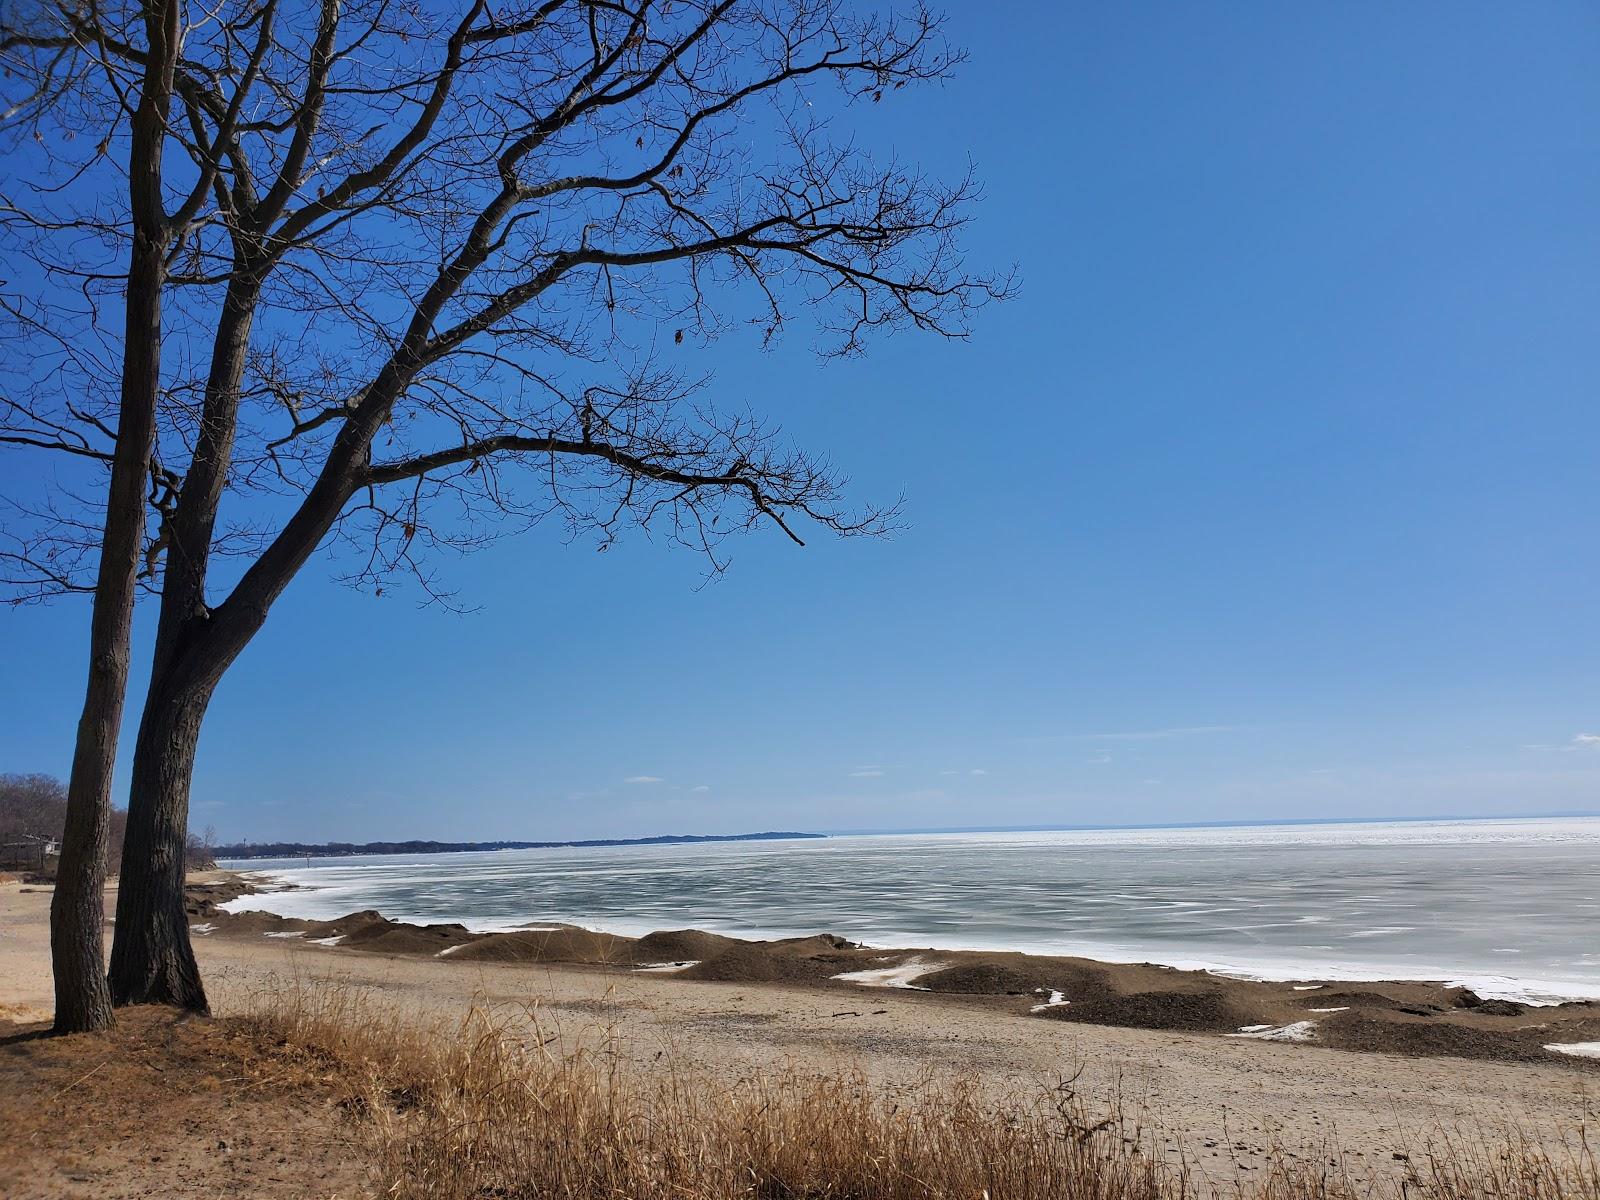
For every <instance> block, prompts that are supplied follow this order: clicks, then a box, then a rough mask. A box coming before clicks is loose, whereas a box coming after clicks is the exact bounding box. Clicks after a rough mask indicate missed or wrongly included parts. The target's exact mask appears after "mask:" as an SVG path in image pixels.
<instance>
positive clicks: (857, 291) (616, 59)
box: [19, 0, 1007, 1008]
mask: <svg viewBox="0 0 1600 1200" xmlns="http://www.w3.org/2000/svg"><path fill="white" fill-rule="evenodd" d="M208 15H211V14H208ZM106 44H107V46H108V52H109V53H115V54H120V55H122V56H124V57H125V58H127V59H128V61H133V62H137V61H140V55H141V54H142V53H143V52H142V51H140V50H139V49H137V48H136V47H133V46H122V47H118V46H113V45H111V44H110V42H109V40H108V41H107V43H106ZM183 47H184V48H183V56H182V59H181V61H180V62H179V64H178V69H177V74H176V79H175V92H176V95H177V97H178V99H179V101H180V102H181V106H182V110H183V120H182V121H181V122H180V121H175V122H174V131H175V135H176V136H180V137H181V140H182V141H183V142H184V144H185V147H186V149H187V151H188V153H189V155H190V157H191V158H192V159H193V160H194V161H195V162H196V163H200V164H205V166H206V168H207V169H211V170H214V172H215V176H216V181H215V186H214V189H213V192H214V216H213V217H212V219H210V220H209V221H208V222H204V223H202V224H201V225H200V226H199V228H198V230H197V233H196V236H195V237H193V238H192V239H190V240H189V241H188V243H187V245H186V257H185V259H184V261H183V262H182V263H181V264H180V265H177V266H175V267H174V269H173V276H172V291H171V295H172V297H173V299H172V303H173V304H175V305H181V306H183V308H184V310H185V311H192V312H193V313H194V314H195V315H194V318H193V320H194V324H195V326H196V327H199V328H205V329H207V330H208V331H211V333H212V336H211V337H210V345H209V347H207V348H205V349H204V350H203V351H196V353H195V361H196V362H197V363H198V362H202V361H203V363H204V369H203V371H202V370H200V369H198V368H197V369H196V371H195V372H194V376H193V378H192V379H182V378H179V379H175V380H174V381H173V382H172V383H171V384H169V387H168V392H169V395H170V396H171V397H172V400H171V413H172V426H173V433H172V435H171V437H170V438H168V439H166V440H165V441H164V444H163V446H162V448H161V451H160V461H161V462H162V463H164V464H166V466H167V469H169V470H172V471H173V472H174V473H175V475H174V477H175V483H174V484H173V486H172V487H171V488H170V489H168V490H165V491H163V492H162V493H161V494H160V495H159V496H158V497H157V502H158V507H159V508H160V510H161V516H160V521H159V525H158V529H157V533H156V536H155V537H154V538H153V539H152V540H151V542H150V544H149V545H148V546H147V548H146V559H147V562H148V563H149V564H152V572H153V571H154V569H155V568H154V564H157V563H159V564H160V588H161V600H160V616H159V621H158V628H157V634H156V646H155V655H154V663H153V669H152V677H151V681H150V689H149V693H148V696H147V699H146V703H145V708H144V713H143V718H142V720H141V724H140V729H139V736H138V741H137V744H136V747H135V751H134V766H133V774H134V781H133V791H132V796H131V799H130V816H129V829H128V837H127V842H126V846H125V850H124V855H123V871H122V887H121V891H120V893H119V899H118V908H117V932H116V939H115V943H114V947H113V952H112V966H111V980H112V988H113V993H114V995H115V998H116V999H117V1000H118V1001H119V1002H134V1001H161V1002H169V1003H176V1004H181V1005H185V1006H188V1007H191V1008H203V1007H204V1005H205V997H204V991H203V989H202V987H201V984H200V980H199V976H198V971H197V969H196V967H195V963H194V958H193V955H192V951H191V949H190V946H189V938H188V930H187V924H186V921H185V918H184V913H183V903H182V874H183V858H184V855H183V848H184V834H185V830H186V825H187V812H188V797H189V780H190V775H191V772H192V768H193V763H194V755H195V749H196V746H197V742H198V737H199V732H200V727H201V723H202V721H203V719H204V716H205V712H206V709H207V706H208V705H209V702H210V699H211V696H212V693H213V691H214V689H215V687H216V685H217V683H218V681H219V680H220V679H221V677H222V675H223V673H224V672H225V671H226V670H227V668H228V667H229V666H230V665H231V664H232V663H233V662H234V661H235V659H236V658H237V657H238V655H239V654H240V653H241V652H242V651H243V649H244V647H245V646H246V645H248V643H249V642H250V640H251V639H252V638H253V637H254V636H255V634H256V633H257V631H259V629H260V628H261V626H262V624H263V622H264V621H265V620H266V618H267V614H268V612H269V611H270V609H271V607H272V604H273V603H274V601H275V600H276V599H277V597H278V596H279V595H281V593H282V592H283V590H284V588H285V587H287V586H288V584H289V582H290V580H291V579H293V578H294V576H295V575H296V573H297V572H298V571H299V570H300V569H301V567H302V566H303V565H304V564H305V563H306V561H307V560H308V559H309V558H310V556H311V555H312V554H313V553H314V552H315V551H316V550H317V549H318V548H319V547H321V546H324V545H333V546H337V547H342V548H344V549H345V550H347V551H353V552H354V555H355V557H354V565H353V568H352V569H351V571H350V573H349V578H350V579H351V580H352V581H353V582H355V583H357V584H360V585H364V586H371V587H373V588H375V589H377V588H382V587H384V586H386V585H387V582H388V581H389V580H390V579H391V578H393V577H394V576H396V575H410V576H411V577H413V578H415V579H416V580H417V581H418V582H420V584H421V586H422V587H423V588H424V589H425V590H426V591H427V593H428V594H429V595H430V596H433V597H435V598H437V599H444V598H445V597H444V596H443V593H441V592H439V591H438V590H437V587H436V584H435V581H434V577H433V575H432V574H431V571H430V568H429V567H428V566H427V565H426V564H427V562H428V561H429V560H428V554H427V552H428V551H430V550H434V549H439V548H444V547H455V548H470V547H472V546H475V545H477V544H480V543H481V542H482V541H483V540H485V539H486V538H488V537H490V536H493V535H496V534H500V533H504V532H508V531H513V530H516V529H520V528H524V527H526V526H527V525H529V524H531V523H534V522H536V521H539V520H541V519H545V518H549V517H554V518H557V519H560V520H562V521H564V522H565V523H566V525H567V527H568V529H569V531H570V532H572V533H573V534H580V533H585V532H587V533H592V534H593V535H595V536H597V537H598V539H599V541H600V544H601V546H602V547H603V546H605V545H607V544H609V543H610V541H611V540H612V539H613V538H614V537H616V536H618V534H619V533H620V532H621V531H622V530H623V529H624V528H625V527H627V526H629V525H633V526H636V527H642V528H644V529H646V530H658V531H661V532H662V533H664V534H665V535H666V536H668V537H670V538H672V539H674V540H676V541H678V542H681V543H683V544H686V545H688V546H691V547H693V548H695V549H696V550H699V551H701V552H703V553H704V554H705V555H706V556H707V561H708V563H709V564H710V568H711V570H713V571H717V570H721V569H722V567H723V565H724V559H723V557H722V556H721V554H720V552H719V547H720V545H721V543H722V540H723V538H724V537H726V536H727V535H728V534H729V533H731V532H735V531H738V530H743V529H748V528H751V527H754V526H756V525H758V524H762V523H770V524H773V525H775V526H777V527H778V528H779V529H780V530H781V531H782V532H783V533H785V534H787V535H788V536H789V537H790V538H792V539H794V540H795V541H796V542H799V541H800V540H801V524H800V522H801V521H810V522H813V523H817V524H820V525H821V526H823V527H824V528H827V529H829V530H831V531H833V532H835V533H839V534H845V535H853V534H862V533H872V532H876V531H879V530H881V529H883V528H884V527H885V526H886V524H887V523H888V521H889V520H890V519H891V518H892V515H893V513H892V510H890V511H884V510H866V511H851V510H849V509H846V508H845V507H844V506H843V505H842V502H841V499H840V484H839V480H838V479H837V477H836V476H835V474H834V472H833V471H832V470H831V468H830V466H829V464H828V463H827V461H826V460H824V459H821V458H818V457H816V456H814V455H811V454H807V453H805V452H804V451H801V450H798V449H794V448H792V447H790V446H789V445H788V444H787V443H786V442H785V441H784V440H783V439H782V438H781V435H780V433H779V431H778V430H777V429H776V428H774V427H773V426H772V425H770V424H769V423H768V422H766V421H763V420H761V419H759V418H757V417H756V416H754V415H753V414H751V413H750V412H748V411H747V410H744V409H742V408H739V407H733V406H726V405H717V404H714V403H712V402H710V401H709V400H708V399H707V388H706V381H705V380H704V379H702V378H699V377H696V376H694V375H692V374H691V373H689V372H687V371H685V370H684V369H683V368H681V367H680V366H678V365H676V362H677V361H678V360H679V359H681V358H682V357H683V356H685V355H686V354H687V353H688V352H689V350H690V349H691V348H693V347H694V346H697V345H701V344H704V343H705V342H707V341H709V340H711V339H713V338H715V337H717V336H719V335H721V334H724V333H726V332H729V331H732V330H737V329H739V328H753V330H754V333H755V336H757V337H758V338H761V339H770V338H773V337H776V336H777V335H778V334H779V333H780V332H781V331H783V330H784V329H785V328H786V327H787V325H788V324H789V323H790V322H791V321H792V320H793V319H794V317H795V316H796V315H798V314H800V313H802V312H804V313H806V314H807V315H808V316H809V317H810V318H811V326H812V327H813V328H814V329H816V330H817V331H818V336H819V338H820V339H821V340H820V345H819V349H820V350H821V351H822V352H823V353H825V354H841V355H847V354H851V353H854V352H856V351H858V350H860V349H861V348H862V347H863V345H864V344H865V341H866V339H867V338H868V337H869V335H871V334H873V333H874V332H877V331H880V330H886V329H893V328H899V327H910V328H914V329H919V330H925V331H931V332H934V333H937V334H942V335H946V336H961V335H962V334H963V333H964V331H965V328H966V321H967V318H968V317H969V315H970V314H971V312H972V311H973V309H974V308H975V307H976V306H978V305H980V304H981V303H983V302H984V301H986V300H989V299H992V298H995V297H998V296H1000V295H1003V294H1004V292H1005V290H1006V287H1007V282H1006V281H1005V280H997V279H993V278H989V277H983V276H977V275H973V274H971V273H969V272H968V271H967V270H966V268H965V265H964V263H963V262H962V259H961V255H960V252H959V247H958V245H957V241H956V235H957V234H958V233H959V231H960V229H961V227H962V226H963V224H964V223H965V221H966V220H967V216H968V212H969V202H970V201H971V200H972V199H973V198H974V196H975V188H974V185H973V183H972V181H971V179H970V178H962V179H960V180H957V181H956V182H955V183H953V184H944V183H940V182H938V181H936V180H932V179H929V178H926V177H924V176H923V175H921V174H920V173H918V172H917V171H915V170H913V169H910V168H907V167H905V166H902V165H900V164H898V163H895V162H892V161H890V162H877V161H874V160H873V159H872V158H871V157H870V156H868V155H866V154H865V153H863V152H862V151H860V150H859V149H858V148H857V147H856V146H855V145H854V144H853V142H852V141H851V140H850V138H848V137H842V138H841V137H838V136H836V135H835V132H834V129H833V126H834V125H843V124H846V123H848V122H849V121H850V117H851V111H852V108H851V106H853V105H858V104H863V105H873V104H876V103H878V102H880V101H882V100H884V99H885V98H886V97H890V96H892V95H893V94H894V93H895V92H896V91H898V90H899V89H900V88H902V87H904V86H906V85H908V84H913V83H918V82H924V81H930V80H937V79H940V78H943V77H944V76H946V75H947V74H948V73H949V71H950V70H951V68H952V67H953V65H954V64H955V62H956V61H957V56H956V55H954V54H953V53H952V52H951V51H950V50H949V49H948V47H947V46H946V45H945V43H944V41H943V39H942V36H941V33H940V22H939V19H938V18H937V17H936V16H935V15H934V14H932V13H931V12H929V11H927V10H924V9H921V8H914V9H912V10H911V11H910V12H909V13H907V14H906V15H905V16H902V17H882V16H878V15H874V14H870V13H869V14H864V15H858V14H856V13H854V12H853V10H852V9H851V7H850V6H849V5H848V4H847V3H846V2H845V0H685V2H676V3H672V2H663V3H654V2H652V0H539V2H534V0H523V3H521V4H520V5H518V6H516V7H514V8H512V9H509V10H507V9H499V8H492V7H491V6H490V5H489V4H488V3H487V0H469V2H468V3H467V4H466V6H465V7H464V8H463V9H461V10H458V11H457V12H455V13H454V14H452V15H450V16H444V15H442V14H441V13H439V12H438V11H437V10H436V9H434V8H430V7H429V6H426V5H423V6H397V5H395V4H393V3H391V2H390V0H353V2H352V3H348V4H340V3H339V2H338V0H303V2H302V3H298V4H291V3H287V2H286V0H256V2H254V3H251V4H249V5H248V6H247V7H245V8H243V9H241V10H240V11H238V12H237V13H231V14H230V13H224V15H223V17H222V18H221V19H213V20H211V21H209V22H196V23H194V24H192V25H191V26H189V27H188V28H186V30H185V35H184V37H183ZM240 111H243V112H246V113H248V114H249V117H248V119H244V120H238V121H236V122H235V121H231V120H230V116H229V114H232V113H238V112H240ZM180 462H182V463H184V464H186V465H185V466H184V467H183V469H182V471H181V473H180V472H178V471H177V468H176V466H175V465H174V464H177V463H180ZM229 493H236V494H238V495H239V496H240V503H239V505H238V507H237V508H236V510H235V511H236V512H237V513H239V514H242V515H241V516H236V517H235V518H233V519H225V518H224V513H223V501H224V498H225V496H226V495H228V494H229ZM51 533H55V534H56V535H57V536H56V537H54V539H52V538H51V536H50V535H51ZM72 535H73V530H72V528H71V526H70V523H68V524H67V525H66V526H64V527H62V526H58V527H56V528H55V529H54V530H51V529H46V530H45V531H44V533H43V534H42V535H40V539H39V540H37V541H34V542H29V543H27V544H26V545H24V546H23V547H22V549H21V551H20V552H19V557H20V558H22V559H23V560H25V561H27V562H30V563H31V562H33V561H35V560H36V559H38V558H39V557H40V555H39V553H38V552H37V550H38V547H40V546H49V547H50V548H52V549H56V550H60V551H61V554H60V555H59V557H60V558H67V559H70V558H71V552H70V550H62V548H63V547H66V546H70V545H71V544H72V540H73V537H72ZM234 554H239V555H242V558H241V559H240V560H239V562H238V564H237V565H235V566H229V556H230V555H234Z"/></svg>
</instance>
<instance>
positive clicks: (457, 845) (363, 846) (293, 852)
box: [211, 830, 827, 859]
mask: <svg viewBox="0 0 1600 1200" xmlns="http://www.w3.org/2000/svg"><path fill="white" fill-rule="evenodd" d="M821 837H827V834H825V833H795V832H792V831H788V830H768V831H766V832H764V833H668V834H662V835H661V836H659V837H644V838H588V839H585V840H583V841H576V842H430V841H421V840H413V841H407V842H360V843H356V842H321V843H318V844H315V845H313V844H310V843H307V842H239V843H237V844H235V845H231V846H214V847H212V848H211V853H212V855H213V856H214V857H216V858H223V859H237V858H354V857H356V856H357V855H361V854H466V853H471V852H474V851H483V850H575V849H583V848H586V847H590V846H675V845H681V844H685V843H694V842H782V841H793V840H795V839H798V838H821Z"/></svg>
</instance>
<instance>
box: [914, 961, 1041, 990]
mask: <svg viewBox="0 0 1600 1200" xmlns="http://www.w3.org/2000/svg"><path fill="white" fill-rule="evenodd" d="M1049 979H1050V977H1049V975H1048V974H1047V973H1045V972H1044V971H1041V970H1037V969H1035V970H1018V969H1017V968H1016V967H1006V966H1000V965H999V964H997V963H962V964H958V965H957V966H954V967H946V968H945V969H944V970H942V971H932V972H930V973H929V974H927V975H922V976H920V977H918V979H917V986H918V987H920V988H926V989H927V990H928V991H930V992H959V993H963V994H965V995H976V996H1021V995H1030V994H1032V993H1034V992H1037V991H1039V990H1040V989H1046V990H1048V989H1049V988H1050V987H1051V984H1050V982H1049Z"/></svg>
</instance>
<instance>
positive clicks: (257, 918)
mask: <svg viewBox="0 0 1600 1200" xmlns="http://www.w3.org/2000/svg"><path fill="white" fill-rule="evenodd" d="M191 915H193V914H191ZM190 923H191V924H197V925H198V924H207V925H215V926H217V927H218V928H219V929H224V930H226V931H227V932H229V933H294V932H300V933H304V932H307V931H309V930H311V929H313V928H315V926H316V924H317V923H316V922H315V921H302V920H300V919H298V918H292V917H280V916H278V914H277V913H267V912H240V913H226V912H222V911H220V910H218V911H213V912H211V913H209V914H204V920H203V921H193V922H190Z"/></svg>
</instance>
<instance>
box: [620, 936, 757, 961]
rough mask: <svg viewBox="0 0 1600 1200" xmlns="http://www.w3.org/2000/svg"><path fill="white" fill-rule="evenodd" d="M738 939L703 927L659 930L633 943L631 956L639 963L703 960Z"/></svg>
mask: <svg viewBox="0 0 1600 1200" xmlns="http://www.w3.org/2000/svg"><path fill="white" fill-rule="evenodd" d="M744 944H746V943H743V942H741V941H739V939H738V938H731V937H723V936H722V935H721V934H720V933H707V932H705V930H703V929H658V930H657V931H656V932H655V933H647V934H645V935H644V936H643V937H642V938H640V939H639V940H638V941H636V942H634V943H633V946H632V947H631V949H630V951H629V957H631V958H632V959H633V961H634V962H636V963H674V962H688V961H690V960H691V959H692V960H693V961H695V962H704V961H705V960H706V959H708V958H715V957H716V956H717V955H719V954H721V953H722V952H723V951H725V950H728V949H731V948H732V947H734V946H740V945H744Z"/></svg>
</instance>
